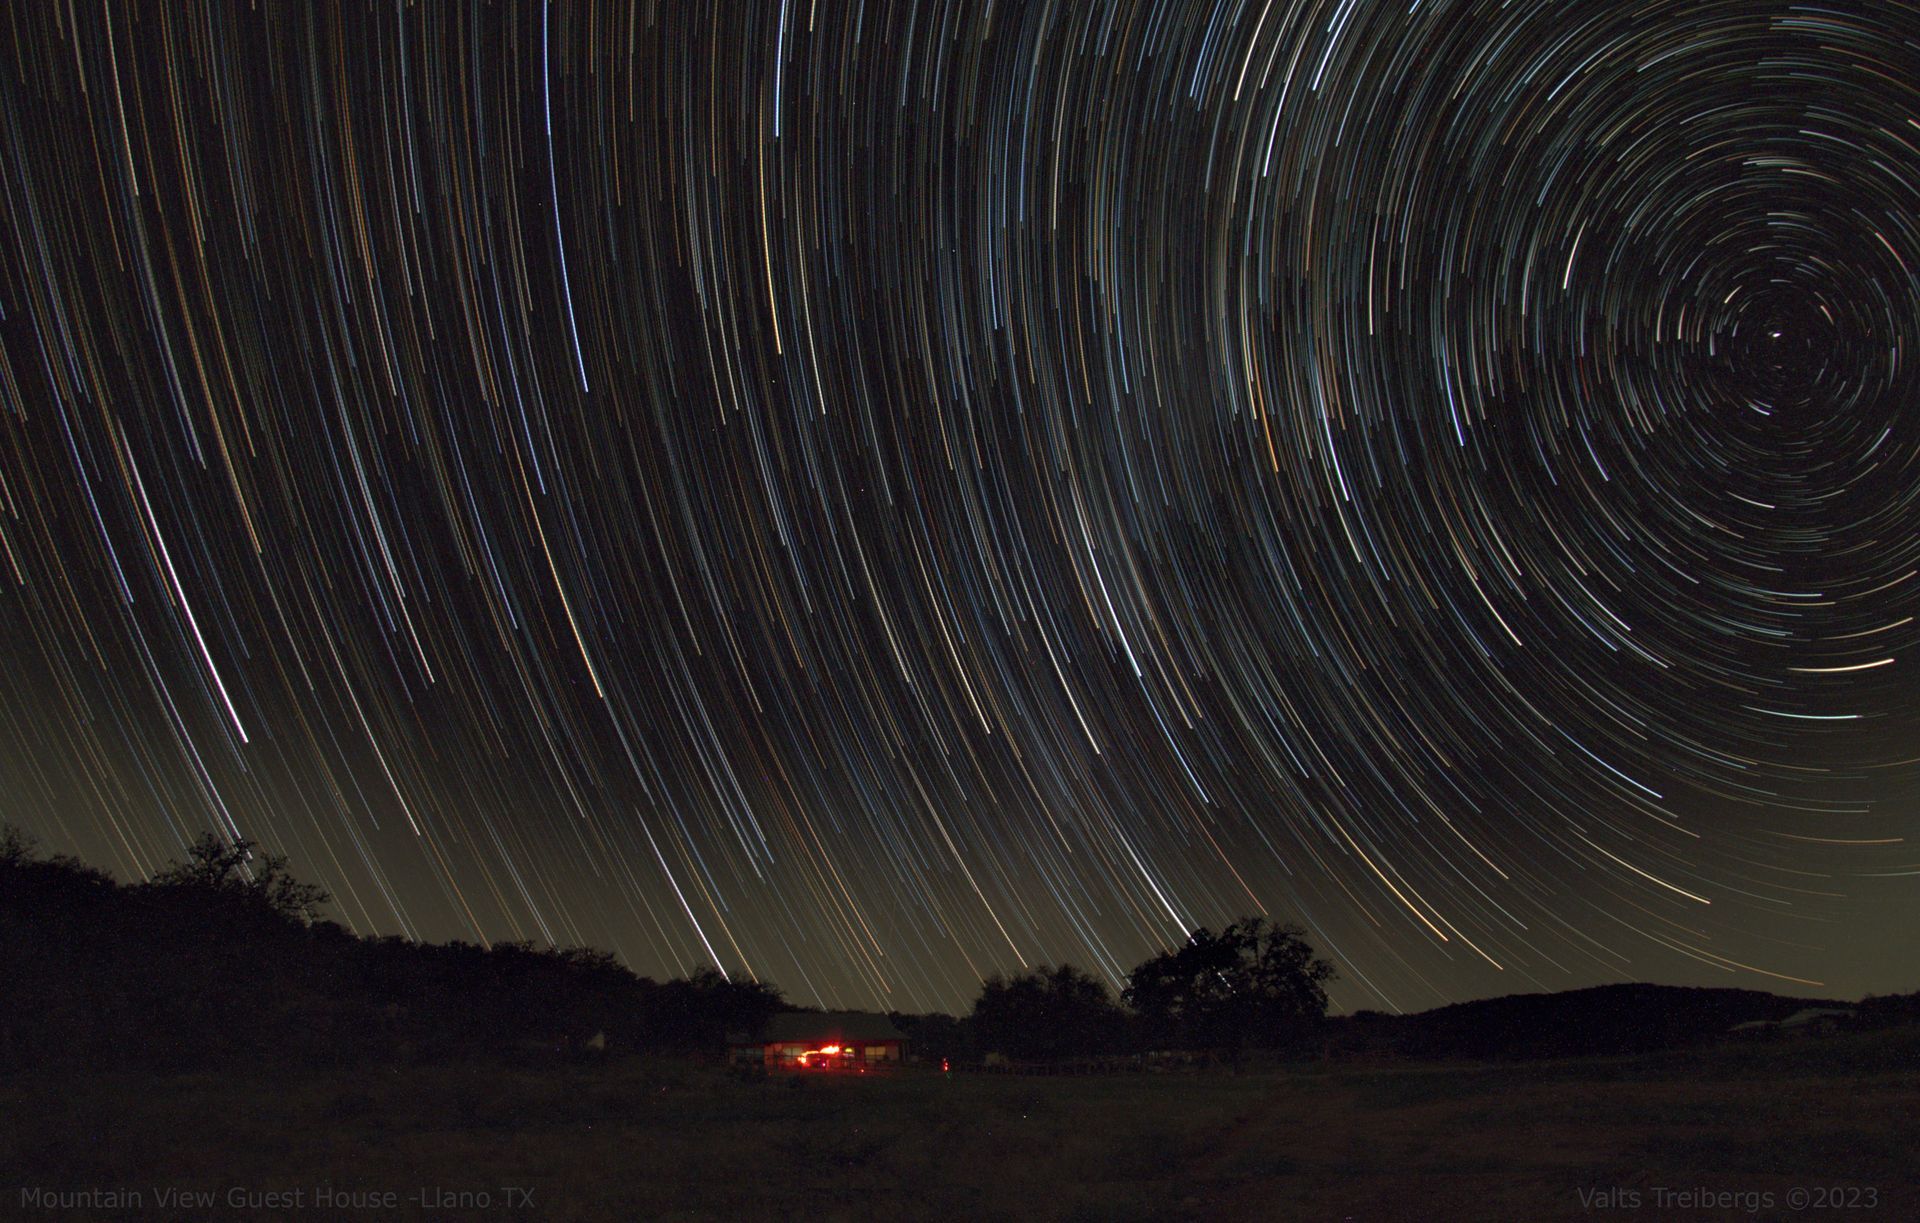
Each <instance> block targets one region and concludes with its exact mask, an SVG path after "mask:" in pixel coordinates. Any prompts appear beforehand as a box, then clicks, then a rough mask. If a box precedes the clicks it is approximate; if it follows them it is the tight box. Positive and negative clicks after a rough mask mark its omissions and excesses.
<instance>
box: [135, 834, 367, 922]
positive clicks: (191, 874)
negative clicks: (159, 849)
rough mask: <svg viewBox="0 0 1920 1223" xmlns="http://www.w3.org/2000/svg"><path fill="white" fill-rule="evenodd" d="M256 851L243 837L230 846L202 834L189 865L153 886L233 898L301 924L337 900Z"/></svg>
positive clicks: (279, 857)
mask: <svg viewBox="0 0 1920 1223" xmlns="http://www.w3.org/2000/svg"><path fill="white" fill-rule="evenodd" d="M254 850H255V846H254V844H253V842H251V841H248V840H246V839H244V838H242V839H240V840H237V841H231V842H229V841H223V840H221V839H220V838H219V837H218V836H215V835H214V834H213V833H211V832H203V833H201V834H200V839H199V840H197V841H195V842H194V843H193V844H192V845H190V846H188V847H187V860H186V861H185V862H178V863H175V864H174V865H172V866H170V867H168V868H167V869H165V870H163V871H161V872H160V873H159V874H157V875H155V876H154V877H153V886H155V887H160V888H182V889H187V890H189V891H193V892H198V893H201V894H206V895H219V896H225V897H231V898H234V899H237V900H241V901H244V902H248V903H252V904H257V905H259V906H261V907H263V908H265V909H267V910H268V911H270V912H272V913H275V914H277V915H278V916H280V917H284V918H288V919H290V920H293V921H297V922H300V923H301V924H302V925H310V924H312V923H313V922H314V921H315V920H316V919H317V918H318V917H319V915H320V906H321V905H324V904H326V903H327V902H328V901H330V900H332V899H333V897H331V896H329V895H328V894H327V892H326V890H325V889H324V888H321V887H319V886H317V885H315V884H311V883H302V882H301V881H300V880H298V879H296V878H294V877H293V872H292V871H290V870H289V869H288V868H287V858H286V855H284V854H268V853H255V852H254Z"/></svg>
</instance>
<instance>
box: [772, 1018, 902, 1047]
mask: <svg viewBox="0 0 1920 1223" xmlns="http://www.w3.org/2000/svg"><path fill="white" fill-rule="evenodd" d="M764 1039H766V1040H767V1041H768V1042H773V1043H778V1042H785V1041H807V1042H809V1043H813V1042H818V1041H829V1040H838V1041H849V1040H862V1041H864V1040H903V1039H905V1037H904V1036H903V1035H902V1033H901V1031H900V1029H899V1028H896V1027H894V1026H893V1020H891V1019H888V1018H887V1017H886V1016H885V1015H876V1014H873V1013H872V1012H870V1011H789V1012H786V1013H784V1014H780V1015H775V1016H774V1017H773V1018H771V1019H769V1020H767V1030H766V1036H765V1038H764Z"/></svg>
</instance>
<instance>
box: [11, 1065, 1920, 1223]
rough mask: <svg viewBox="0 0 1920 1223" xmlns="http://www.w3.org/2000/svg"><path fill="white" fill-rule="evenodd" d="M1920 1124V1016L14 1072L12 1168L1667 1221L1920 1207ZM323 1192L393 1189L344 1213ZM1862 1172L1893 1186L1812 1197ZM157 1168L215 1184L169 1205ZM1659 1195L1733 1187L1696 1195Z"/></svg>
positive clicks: (87, 1178) (1034, 1212) (775, 1210)
mask: <svg viewBox="0 0 1920 1223" xmlns="http://www.w3.org/2000/svg"><path fill="white" fill-rule="evenodd" d="M1916 1116H1920V1032H1899V1033H1889V1034H1879V1035H1871V1036H1848V1037H1837V1038H1833V1039H1829V1040H1822V1041H1809V1042H1797V1043H1793V1044H1780V1045H1776V1046H1765V1047H1754V1048H1743V1049H1723V1050H1716V1051H1710V1052H1705V1053H1693V1054H1685V1055H1682V1054H1673V1055H1663V1056H1659V1057H1652V1058H1635V1059H1614V1060H1595V1061H1582V1062H1554V1063H1540V1064H1533V1065H1519V1066H1443V1067H1407V1068H1390V1069H1371V1070H1369V1069H1357V1068H1320V1067H1313V1068H1307V1069H1293V1070H1286V1069H1267V1070H1259V1071H1252V1072H1249V1073H1246V1074H1243V1075H1240V1076H1231V1075H1226V1074H1217V1075H1212V1074H1210V1075H1190V1076H1165V1077H1161V1076H1119V1077H1110V1078H1081V1079H1069V1078H1059V1079H1032V1078H1004V1077H998V1076H986V1075H966V1074H954V1075H953V1076H951V1077H942V1076H940V1075H938V1074H902V1075H900V1076H897V1077H891V1078H881V1077H876V1076H868V1077H864V1078H857V1079H825V1078H811V1079H805V1080H799V1081H796V1080H792V1079H780V1078H776V1079H772V1080H767V1081H764V1082H743V1081H739V1080H736V1079H733V1078H730V1077H728V1076H727V1075H726V1074H725V1073H724V1072H721V1071H718V1070H705V1069H700V1068H695V1067H688V1066H681V1065H670V1064H650V1063H646V1062H643V1061H636V1060H631V1059H629V1060H621V1061H612V1062H608V1063H606V1064H603V1065H597V1066H590V1067H571V1068H553V1069H547V1070H539V1071H534V1070H527V1069H510V1070H502V1069H498V1068H493V1067H465V1068H434V1069H416V1070H407V1071H401V1072H356V1073H354V1074H352V1075H348V1076H342V1075H325V1076H322V1075H296V1074H276V1073H273V1072H270V1071H267V1070H262V1071H261V1072H260V1073H258V1074H252V1075H233V1076H224V1077H219V1078H175V1079H138V1080H134V1079H95V1080H86V1081H81V1082H73V1081H67V1080H61V1081H57V1082H56V1081H52V1080H48V1079H36V1078H27V1079H24V1080H15V1081H12V1082H7V1083H4V1084H0V1217H12V1216H14V1215H16V1214H18V1215H21V1216H24V1217H32V1216H33V1215H35V1214H36V1213H38V1212H36V1211H34V1210H33V1209H31V1203H30V1201H29V1200H28V1199H23V1198H21V1196H20V1193H21V1191H22V1189H26V1190H29V1191H31V1190H33V1189H36V1188H37V1189H42V1190H52V1191H60V1192H63V1193H64V1192H70V1191H73V1190H76V1189H89V1188H121V1189H125V1188H138V1189H140V1190H141V1192H142V1193H143V1195H144V1196H143V1199H142V1203H141V1205H142V1207H143V1208H142V1209H141V1210H139V1211H127V1212H119V1213H121V1214H123V1215H124V1216H125V1217H139V1218H154V1217H180V1218H216V1219H217V1218H242V1217H255V1216H257V1215H259V1214H261V1213H264V1209H263V1208H264V1207H265V1206H267V1205H269V1204H270V1202H269V1200H268V1199H265V1198H262V1197H260V1196H259V1195H261V1194H265V1193H268V1192H280V1193H283V1194H289V1195H291V1194H293V1193H295V1192H296V1191H298V1192H299V1193H301V1194H302V1195H303V1196H302V1197H300V1198H298V1199H294V1198H291V1197H283V1198H281V1199H280V1200H279V1204H282V1205H286V1204H289V1203H291V1204H296V1205H298V1206H300V1207H301V1208H302V1209H301V1210H299V1211H296V1212H294V1217H303V1216H304V1217H313V1218H333V1217H339V1216H341V1215H342V1214H343V1213H345V1214H347V1215H354V1214H356V1213H365V1214H366V1215H367V1217H377V1218H381V1219H395V1220H397V1219H408V1218H469V1217H475V1218H482V1217H484V1218H499V1219H509V1218H529V1219H532V1218H539V1219H549V1218H557V1219H588V1218H622V1219H659V1218H667V1219H707V1218H735V1219H737V1218H747V1219H758V1218H822V1219H898V1218H907V1219H913V1218H933V1219H1028V1218H1048V1219H1088V1220H1093V1219H1100V1220H1105V1219H1123V1220H1124V1219H1141V1220H1144V1219H1183V1218H1193V1219H1239V1218H1245V1219H1295V1218H1298V1219H1343V1218H1355V1219H1389V1220H1400V1219H1413V1218H1421V1219H1436V1218H1437V1219H1444V1218H1483V1219H1553V1218H1593V1217H1600V1218H1606V1217H1622V1216H1625V1217H1633V1215H1634V1214H1635V1213H1636V1212H1634V1211H1632V1210H1628V1209H1623V1208H1622V1207H1624V1206H1626V1205H1628V1204H1630V1203H1631V1202H1632V1200H1633V1197H1632V1195H1638V1201H1639V1205H1640V1207H1641V1212H1640V1213H1644V1214H1645V1215H1646V1216H1647V1217H1654V1216H1658V1217H1663V1218H1699V1219H1707V1218H1798V1219H1808V1218H1812V1219H1830V1218H1834V1217H1836V1216H1839V1217H1850V1218H1854V1219H1861V1220H1875V1219H1877V1220H1889V1221H1890V1220H1894V1219H1905V1218H1916V1217H1920V1194H1916V1191H1915V1188H1914V1185H1913V1182H1914V1180H1915V1179H1916V1176H1917V1175H1920V1148H1917V1143H1920V1140H1917V1139H1916V1137H1915V1132H1914V1125H1913V1119H1914V1118H1915V1117H1916ZM327 1185H331V1186H332V1187H333V1188H334V1189H335V1190H336V1191H340V1192H355V1193H365V1192H376V1193H378V1192H390V1193H392V1194H394V1195H395V1197H394V1199H393V1204H392V1206H391V1207H390V1208H381V1209H376V1210H369V1211H365V1212H354V1211H347V1212H342V1211H341V1210H339V1209H337V1205H338V1203H337V1202H336V1203H335V1208H329V1207H327V1206H325V1205H323V1204H322V1202H321V1200H320V1199H319V1198H318V1195H317V1191H318V1190H319V1188H320V1187H322V1186H327ZM508 1186H512V1187H515V1188H520V1189H529V1190H531V1192H532V1202H531V1205H530V1206H529V1205H528V1204H527V1203H526V1202H524V1201H523V1200H522V1199H520V1198H519V1196H518V1195H517V1194H509V1193H507V1192H506V1187H508ZM1849 1186H1851V1187H1872V1189H1873V1190H1875V1191H1876V1192H1875V1194H1874V1195H1873V1202H1874V1205H1873V1206H1872V1207H1871V1208H1869V1207H1868V1195H1867V1194H1865V1193H1864V1192H1858V1193H1853V1194H1850V1195H1845V1199H1846V1200H1848V1201H1851V1202H1852V1203H1853V1206H1852V1208H1851V1209H1814V1208H1812V1207H1813V1206H1814V1205H1815V1204H1816V1203H1815V1202H1814V1201H1811V1200H1810V1202H1809V1207H1810V1208H1809V1209H1806V1210H1803V1211H1795V1210H1793V1209H1792V1208H1791V1207H1792V1203H1793V1199H1792V1198H1790V1196H1789V1194H1790V1192H1791V1191H1792V1190H1794V1189H1796V1188H1801V1187H1804V1188H1806V1189H1807V1190H1808V1191H1809V1193H1810V1194H1818V1193H1819V1192H1820V1191H1821V1190H1823V1189H1826V1190H1831V1189H1833V1188H1835V1187H1849ZM167 1188H184V1189H190V1190H195V1191H199V1192H212V1193H214V1194H215V1204H214V1205H213V1206H212V1207H211V1208H205V1207H193V1208H178V1207H175V1208H168V1207H165V1206H163V1205H162V1204H161V1201H160V1197H159V1194H160V1191H161V1190H163V1189H167ZM1661 1188H1666V1189H1671V1190H1680V1189H1698V1188H1705V1189H1708V1190H1712V1191H1716V1192H1728V1193H1733V1194H1736V1195H1743V1196H1738V1197H1735V1198H1731V1199H1723V1204H1724V1208H1717V1209H1705V1210H1701V1209H1689V1208H1688V1207H1687V1205H1686V1204H1685V1202H1684V1200H1683V1199H1677V1198H1665V1199H1663V1198H1661V1197H1660V1196H1659V1194H1658V1193H1657V1192H1656V1191H1657V1190H1658V1189H1661ZM233 1191H238V1192H239V1193H240V1194H241V1195H242V1196H241V1197H238V1198H235V1199H233V1200H234V1201H236V1202H237V1203H238V1204H239V1205H238V1207H237V1208H235V1207H230V1206H228V1205H227V1202H228V1200H229V1199H228V1194H229V1193H230V1192H233ZM1608 1191H1613V1194H1614V1196H1613V1197H1612V1198H1611V1199H1606V1198H1601V1197H1595V1196H1593V1195H1594V1194H1596V1193H1606V1192H1608ZM482 1193H484V1194H486V1195H487V1197H486V1200H485V1201H484V1202H482V1200H481V1199H480V1197H479V1195H480V1194H482ZM1759 1195H1771V1196H1770V1197H1760V1196H1759ZM47 1200H48V1199H44V1198H43V1199H41V1201H42V1203H43V1204H44V1203H45V1202H46V1201H47ZM1608 1201H1610V1202H1611V1206H1610V1207H1608V1208H1602V1203H1603V1202H1608ZM1663 1205H1664V1206H1665V1207H1666V1209H1664V1210H1662V1209H1660V1207H1661V1206H1663ZM1749 1206H1753V1207H1755V1209H1753V1210H1749V1209H1748V1207H1749ZM483 1207H484V1209H483ZM115 1216H116V1212H114V1211H112V1210H97V1211H96V1210H82V1211H66V1212H62V1213H59V1214H55V1215H52V1216H49V1217H59V1218H89V1217H115Z"/></svg>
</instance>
